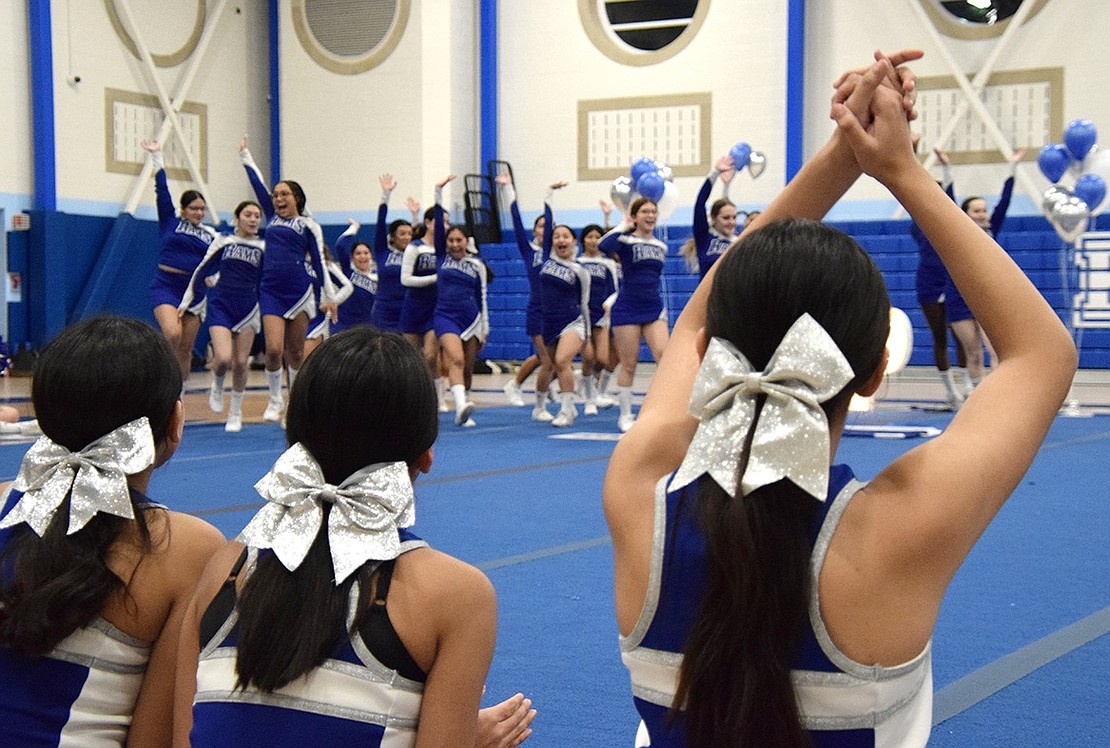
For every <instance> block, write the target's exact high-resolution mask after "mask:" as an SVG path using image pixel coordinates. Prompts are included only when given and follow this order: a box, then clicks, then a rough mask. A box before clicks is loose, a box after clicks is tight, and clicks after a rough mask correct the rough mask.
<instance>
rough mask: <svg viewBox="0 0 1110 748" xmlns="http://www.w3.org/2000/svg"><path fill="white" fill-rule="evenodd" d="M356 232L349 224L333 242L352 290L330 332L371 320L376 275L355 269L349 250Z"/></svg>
mask: <svg viewBox="0 0 1110 748" xmlns="http://www.w3.org/2000/svg"><path fill="white" fill-rule="evenodd" d="M357 233H358V231H357V229H356V228H355V227H354V226H351V227H350V228H348V229H347V230H346V231H344V232H343V233H342V234H341V235H340V236H339V238H338V239H337V240H336V242H335V256H336V260H337V261H338V262H339V266H340V267H341V268H342V269H343V271H344V273H346V275H347V278H348V280H350V281H351V287H352V291H351V295H350V296H348V297H347V300H346V301H344V302H343V303H342V304H341V305H340V307H339V321H338V322H336V323H335V324H333V325H332V327H331V331H332V332H338V331H339V330H346V329H348V328H351V327H354V326H355V325H363V324H369V323H370V321H371V313H372V310H373V308H374V295H375V294H376V293H377V289H378V276H377V274H376V273H374V272H369V273H364V272H362V271H361V270H358V269H356V268H355V266H354V263H353V261H352V260H351V250H352V247H353V246H354V244H355V237H356V234H357Z"/></svg>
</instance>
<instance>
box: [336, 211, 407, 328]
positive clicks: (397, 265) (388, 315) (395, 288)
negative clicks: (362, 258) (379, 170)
mask: <svg viewBox="0 0 1110 748" xmlns="http://www.w3.org/2000/svg"><path fill="white" fill-rule="evenodd" d="M388 211H389V193H388V192H387V193H385V194H384V195H382V202H381V204H380V205H379V206H378V224H377V226H376V227H375V228H374V247H373V252H374V264H375V265H377V266H378V285H377V289H376V290H375V292H374V308H373V310H372V311H371V313H370V321H371V322H373V323H374V325H375V326H376V327H377V328H378V329H379V330H384V331H385V332H401V305H402V304H404V302H405V287H404V286H403V285H402V284H401V265H402V264H403V262H404V257H405V255H404V252H398V251H397V250H395V249H393V248H392V247H391V246H390V245H389V224H388V223H386V216H387V214H388ZM342 319H343V318H342V316H341V317H340V320H342Z"/></svg>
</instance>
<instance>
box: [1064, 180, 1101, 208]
mask: <svg viewBox="0 0 1110 748" xmlns="http://www.w3.org/2000/svg"><path fill="white" fill-rule="evenodd" d="M1071 192H1072V194H1073V195H1075V196H1076V197H1078V198H1079V199H1080V200H1082V201H1083V202H1085V203H1087V209H1088V210H1090V211H1091V212H1092V213H1094V212H1095V210H1096V209H1097V208H1098V206H1099V205H1101V204H1102V200H1103V198H1105V197H1106V180H1104V179H1103V178H1102V177H1100V176H1099V175H1098V174H1084V175H1083V176H1081V177H1079V179H1077V180H1075V187H1073V188H1072V191H1071Z"/></svg>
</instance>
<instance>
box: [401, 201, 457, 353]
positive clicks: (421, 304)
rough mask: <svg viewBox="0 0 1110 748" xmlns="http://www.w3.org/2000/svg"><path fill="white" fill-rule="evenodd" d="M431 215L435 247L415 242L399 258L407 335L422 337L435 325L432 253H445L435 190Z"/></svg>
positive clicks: (434, 263)
mask: <svg viewBox="0 0 1110 748" xmlns="http://www.w3.org/2000/svg"><path fill="white" fill-rule="evenodd" d="M433 213H434V215H435V218H434V219H433V220H434V221H435V223H434V226H435V237H434V240H435V247H429V246H428V245H427V244H426V243H425V242H424V240H423V239H415V240H413V241H412V242H411V243H410V244H409V245H408V246H407V247H405V254H404V256H403V257H402V258H401V283H402V284H403V285H404V287H405V300H404V302H402V304H401V331H402V332H406V333H408V334H410V335H423V334H425V333H426V332H428V331H429V330H431V329H433V328H434V326H435V322H434V317H435V311H436V281H437V276H436V253H437V252H441V251H442V252H446V251H447V236H446V235H447V231H446V230H445V228H444V224H445V221H444V220H443V218H444V216H443V208H442V207H441V205H440V190H436V204H435V209H434V211H433Z"/></svg>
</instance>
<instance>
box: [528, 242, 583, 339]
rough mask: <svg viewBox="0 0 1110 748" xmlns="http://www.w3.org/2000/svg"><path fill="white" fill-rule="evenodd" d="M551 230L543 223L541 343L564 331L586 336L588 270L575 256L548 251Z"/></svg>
mask: <svg viewBox="0 0 1110 748" xmlns="http://www.w3.org/2000/svg"><path fill="white" fill-rule="evenodd" d="M550 236H551V234H550V233H548V231H547V228H546V225H545V227H544V232H543V238H544V245H543V257H544V263H543V265H541V266H540V305H541V308H542V309H543V333H542V334H543V342H544V345H548V346H551V345H555V344H556V343H558V342H559V338H560V337H562V336H563V335H564V334H566V333H574V334H575V335H577V336H578V337H579V338H581V339H582V340H588V339H589V328H588V327H587V320H588V319H589V318H590V274H589V272H588V271H587V270H586V268H584V267H582V266H581V265H579V264H578V263H577V262H575V261H574V260H562V259H560V258H558V257H556V256H555V255H553V254H552V252H551V239H550Z"/></svg>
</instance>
